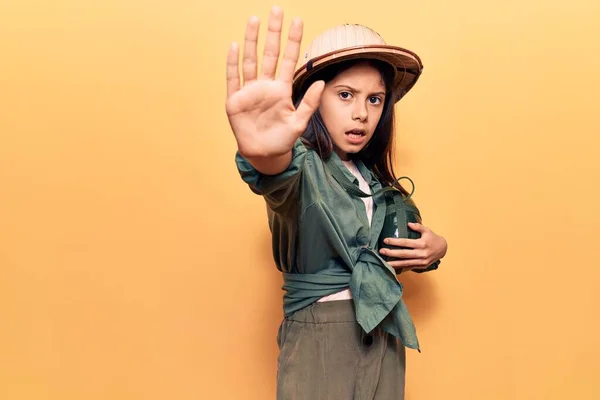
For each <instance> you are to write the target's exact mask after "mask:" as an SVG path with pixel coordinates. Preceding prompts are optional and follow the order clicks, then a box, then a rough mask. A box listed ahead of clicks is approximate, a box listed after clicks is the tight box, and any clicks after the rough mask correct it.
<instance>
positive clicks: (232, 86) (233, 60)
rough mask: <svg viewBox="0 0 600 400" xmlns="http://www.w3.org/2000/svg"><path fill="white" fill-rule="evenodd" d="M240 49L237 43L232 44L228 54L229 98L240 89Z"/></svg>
mask: <svg viewBox="0 0 600 400" xmlns="http://www.w3.org/2000/svg"><path fill="white" fill-rule="evenodd" d="M239 61H240V49H239V48H238V44H237V43H232V44H231V47H229V53H228V54H227V97H229V96H231V95H232V94H234V93H235V92H237V91H238V90H239V89H240V71H239V66H238V63H239Z"/></svg>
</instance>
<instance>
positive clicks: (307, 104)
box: [296, 81, 325, 132]
mask: <svg viewBox="0 0 600 400" xmlns="http://www.w3.org/2000/svg"><path fill="white" fill-rule="evenodd" d="M324 88H325V82H324V81H316V82H315V83H313V84H312V85H310V87H309V88H308V90H307V91H306V93H305V94H304V97H303V98H302V101H301V102H300V105H299V106H298V109H296V121H297V123H298V129H299V130H300V131H302V132H304V129H306V125H308V120H309V119H310V117H311V116H312V115H313V114H314V112H315V111H317V108H319V104H321V94H323V89H324Z"/></svg>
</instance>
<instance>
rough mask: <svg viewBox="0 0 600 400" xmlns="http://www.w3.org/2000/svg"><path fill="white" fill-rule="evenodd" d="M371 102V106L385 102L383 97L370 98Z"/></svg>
mask: <svg viewBox="0 0 600 400" xmlns="http://www.w3.org/2000/svg"><path fill="white" fill-rule="evenodd" d="M369 101H370V102H371V104H381V103H382V102H383V100H382V99H381V97H377V96H371V97H369Z"/></svg>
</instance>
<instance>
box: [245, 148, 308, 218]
mask: <svg viewBox="0 0 600 400" xmlns="http://www.w3.org/2000/svg"><path fill="white" fill-rule="evenodd" d="M306 153H307V150H306V147H305V146H304V144H303V143H302V142H301V141H300V139H298V140H297V141H296V143H295V144H294V147H293V148H292V160H291V162H290V165H288V167H287V169H286V170H285V171H283V172H281V173H279V174H277V175H264V174H262V173H260V172H258V171H257V170H256V169H255V168H254V167H253V166H252V164H250V162H248V160H246V159H245V158H244V157H242V156H241V155H240V154H239V152H237V153H236V158H235V161H236V164H237V168H238V171H239V173H240V176H241V177H242V180H243V181H244V182H246V184H248V186H249V187H250V189H251V190H252V191H253V192H254V193H256V194H258V195H262V196H263V197H264V198H265V201H266V202H267V205H268V206H269V208H271V209H272V210H273V211H275V212H285V211H286V210H287V209H288V208H289V205H290V204H291V203H293V202H294V201H295V200H296V198H297V194H298V187H299V182H300V178H301V176H302V171H303V169H304V164H305V161H306Z"/></svg>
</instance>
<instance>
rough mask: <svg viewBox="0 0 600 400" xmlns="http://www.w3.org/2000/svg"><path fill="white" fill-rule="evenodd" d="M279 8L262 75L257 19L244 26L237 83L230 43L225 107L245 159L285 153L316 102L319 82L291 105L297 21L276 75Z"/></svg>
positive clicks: (271, 20)
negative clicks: (300, 100) (244, 33)
mask: <svg viewBox="0 0 600 400" xmlns="http://www.w3.org/2000/svg"><path fill="white" fill-rule="evenodd" d="M282 25H283V12H282V11H281V9H279V8H278V7H274V8H273V9H272V11H271V15H270V18H269V29H268V34H267V38H266V43H265V50H264V54H263V65H262V71H261V75H260V76H257V64H258V63H257V54H256V48H257V41H258V29H259V21H258V19H257V18H255V17H254V18H251V19H250V20H249V21H248V25H247V27H246V37H245V43H244V55H243V61H242V72H243V78H244V82H243V86H241V84H240V74H239V66H238V64H239V49H238V46H237V45H236V44H235V43H234V44H232V46H231V48H230V50H229V54H228V57H227V101H226V105H225V109H226V111H227V116H228V118H229V124H230V125H231V129H232V130H233V133H234V135H235V138H236V141H237V144H238V150H239V152H240V154H241V155H243V156H245V157H277V156H280V155H283V154H286V153H287V152H289V151H290V150H291V149H292V147H293V145H294V142H295V141H296V139H297V138H298V137H299V136H300V135H302V133H303V132H304V130H305V129H306V125H307V124H308V120H309V119H310V117H311V115H312V114H313V113H314V112H315V110H316V109H317V107H318V106H319V102H320V97H321V93H322V91H323V87H324V83H323V82H321V81H319V82H315V83H314V84H313V85H312V86H311V87H310V88H309V89H308V91H307V92H306V95H305V96H304V98H303V100H302V102H301V103H300V105H299V106H298V108H297V109H296V107H294V104H293V103H292V81H293V75H294V70H295V68H296V64H297V62H298V56H299V53H300V44H301V41H302V29H303V28H302V21H301V20H299V19H295V20H294V21H293V22H292V25H291V27H290V31H289V37H288V43H287V45H286V49H285V53H284V56H283V60H282V62H281V66H280V71H279V76H278V77H277V78H275V71H276V69H277V62H278V59H279V50H280V40H281V28H282Z"/></svg>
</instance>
